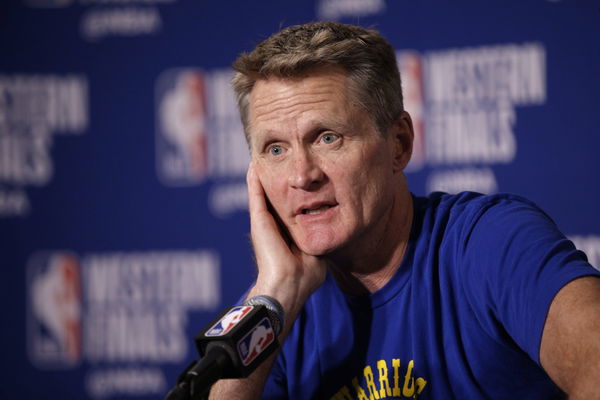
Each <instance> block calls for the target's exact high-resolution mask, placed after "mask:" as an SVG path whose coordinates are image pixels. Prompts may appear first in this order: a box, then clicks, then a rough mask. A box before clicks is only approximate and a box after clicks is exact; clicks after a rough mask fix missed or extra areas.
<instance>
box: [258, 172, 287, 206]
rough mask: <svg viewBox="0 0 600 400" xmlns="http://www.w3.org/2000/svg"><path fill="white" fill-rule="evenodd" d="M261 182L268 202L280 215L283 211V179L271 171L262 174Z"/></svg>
mask: <svg viewBox="0 0 600 400" xmlns="http://www.w3.org/2000/svg"><path fill="white" fill-rule="evenodd" d="M261 183H262V185H263V189H264V191H265V194H266V195H267V198H268V199H269V202H270V203H271V205H272V206H273V207H274V208H275V210H276V211H277V213H278V214H279V215H281V213H282V212H283V211H284V210H283V206H284V204H285V198H286V196H285V179H283V177H281V176H278V175H277V174H273V173H266V174H263V175H262V178H261Z"/></svg>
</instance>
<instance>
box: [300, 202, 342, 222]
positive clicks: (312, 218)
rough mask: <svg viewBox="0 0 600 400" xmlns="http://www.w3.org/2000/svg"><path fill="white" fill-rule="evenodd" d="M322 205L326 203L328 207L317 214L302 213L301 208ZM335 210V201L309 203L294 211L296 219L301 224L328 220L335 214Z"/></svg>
mask: <svg viewBox="0 0 600 400" xmlns="http://www.w3.org/2000/svg"><path fill="white" fill-rule="evenodd" d="M324 205H328V206H330V207H329V208H328V209H327V210H325V211H323V212H321V213H319V214H302V210H304V209H306V208H308V209H312V208H317V207H321V206H324ZM337 210H338V203H335V202H317V203H311V205H308V206H302V207H300V208H298V210H297V212H296V221H297V222H298V223H301V224H306V223H316V222H326V221H329V220H330V219H331V218H333V216H334V215H335V213H336V212H337Z"/></svg>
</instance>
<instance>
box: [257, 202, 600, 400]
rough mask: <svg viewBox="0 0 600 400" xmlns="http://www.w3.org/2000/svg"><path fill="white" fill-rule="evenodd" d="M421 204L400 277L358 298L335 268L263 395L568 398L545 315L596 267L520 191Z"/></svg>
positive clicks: (301, 320) (308, 305)
mask: <svg viewBox="0 0 600 400" xmlns="http://www.w3.org/2000/svg"><path fill="white" fill-rule="evenodd" d="M413 200H414V211H415V213H414V219H413V226H412V231H411V237H410V242H409V246H408V248H407V251H406V254H405V257H404V260H403V262H402V265H401V266H400V268H399V269H398V271H397V273H396V274H395V275H394V276H393V278H392V279H391V280H390V281H389V282H388V283H387V284H386V285H385V286H384V287H383V288H382V289H381V290H379V291H377V292H376V293H374V294H372V295H368V296H360V297H352V296H348V295H346V294H344V293H343V292H342V291H341V290H340V289H339V288H338V286H337V284H336V282H335V280H334V279H333V278H332V276H331V275H328V276H327V279H326V281H325V283H324V284H323V285H322V286H321V287H320V288H319V289H318V290H317V291H316V292H315V293H314V294H313V295H312V296H311V297H310V298H309V299H308V301H307V302H306V304H305V306H304V309H303V311H302V312H301V313H300V315H299V316H298V319H297V320H296V322H295V323H294V326H293V328H292V330H291V332H290V334H289V336H288V337H287V339H286V341H285V343H284V344H283V347H282V350H281V353H280V354H279V356H278V358H277V361H276V362H275V364H274V366H273V369H272V371H271V374H270V376H269V378H268V380H267V383H266V385H265V389H264V392H263V398H265V399H271V398H277V399H283V398H289V399H329V398H335V399H339V400H345V399H363V400H364V399H391V398H411V397H417V398H421V399H469V400H473V399H521V400H522V399H551V398H560V396H561V392H560V390H558V388H557V387H556V386H555V385H554V384H553V383H552V381H551V380H550V379H549V378H548V376H547V375H546V374H545V372H544V371H543V370H542V368H541V367H540V361H539V348H540V341H541V335H542V330H543V327H544V322H545V318H546V314H547V311H548V308H549V306H550V303H551V301H552V299H553V298H554V296H555V295H556V293H557V292H558V291H559V290H560V288H561V287H563V286H564V285H565V284H567V283H568V282H569V281H571V280H573V279H575V278H577V277H581V276H585V275H598V274H599V273H598V271H596V270H595V269H594V268H593V267H591V266H590V265H589V264H588V263H587V261H586V257H585V255H584V254H583V253H581V252H579V251H577V250H576V249H575V248H574V247H573V245H572V243H571V242H570V241H569V240H567V239H566V238H565V237H564V236H563V235H562V234H561V233H560V232H559V231H558V229H557V228H556V226H555V225H554V223H553V222H552V221H551V220H550V218H549V217H548V216H547V215H546V214H544V213H543V212H542V211H540V210H539V209H538V208H537V207H536V206H535V205H534V204H532V203H531V202H529V201H527V200H525V199H523V198H520V197H517V196H512V195H493V196H482V195H478V194H475V193H467V192H466V193H462V194H459V195H447V194H441V193H436V194H433V195H431V196H430V197H428V198H417V197H414V198H413Z"/></svg>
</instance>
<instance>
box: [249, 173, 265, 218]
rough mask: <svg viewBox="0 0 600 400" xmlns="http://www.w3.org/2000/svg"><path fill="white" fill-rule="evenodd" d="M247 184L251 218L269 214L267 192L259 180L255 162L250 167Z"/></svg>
mask: <svg viewBox="0 0 600 400" xmlns="http://www.w3.org/2000/svg"><path fill="white" fill-rule="evenodd" d="M246 184H247V185H248V209H249V210H250V216H252V215H253V214H254V215H256V214H258V213H263V212H268V208H267V203H266V199H265V191H264V189H263V187H262V184H261V183H260V180H259V179H258V175H257V173H256V167H255V166H254V162H251V163H250V165H249V166H248V174H247V175H246Z"/></svg>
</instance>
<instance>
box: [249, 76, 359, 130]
mask: <svg viewBox="0 0 600 400" xmlns="http://www.w3.org/2000/svg"><path fill="white" fill-rule="evenodd" d="M347 81H348V79H347V76H346V74H345V72H344V71H343V70H341V68H326V69H325V68H324V69H321V70H317V71H315V72H313V73H310V74H307V75H304V76H301V77H295V78H280V77H270V78H268V79H261V80H258V81H257V82H256V83H255V85H254V88H253V89H252V92H251V93H250V98H249V107H248V122H249V131H250V132H251V136H253V135H254V134H255V133H261V132H263V131H264V130H265V129H269V130H270V129H274V128H276V127H277V126H280V125H281V124H282V123H286V122H290V121H295V122H298V121H299V120H302V121H305V122H308V121H309V120H310V119H311V118H319V119H322V118H326V119H327V118H329V119H336V120H340V119H343V117H344V114H346V113H347V111H348V110H349V109H350V108H351V107H352V106H351V104H350V101H349V96H348V90H347V86H348V85H347Z"/></svg>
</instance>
